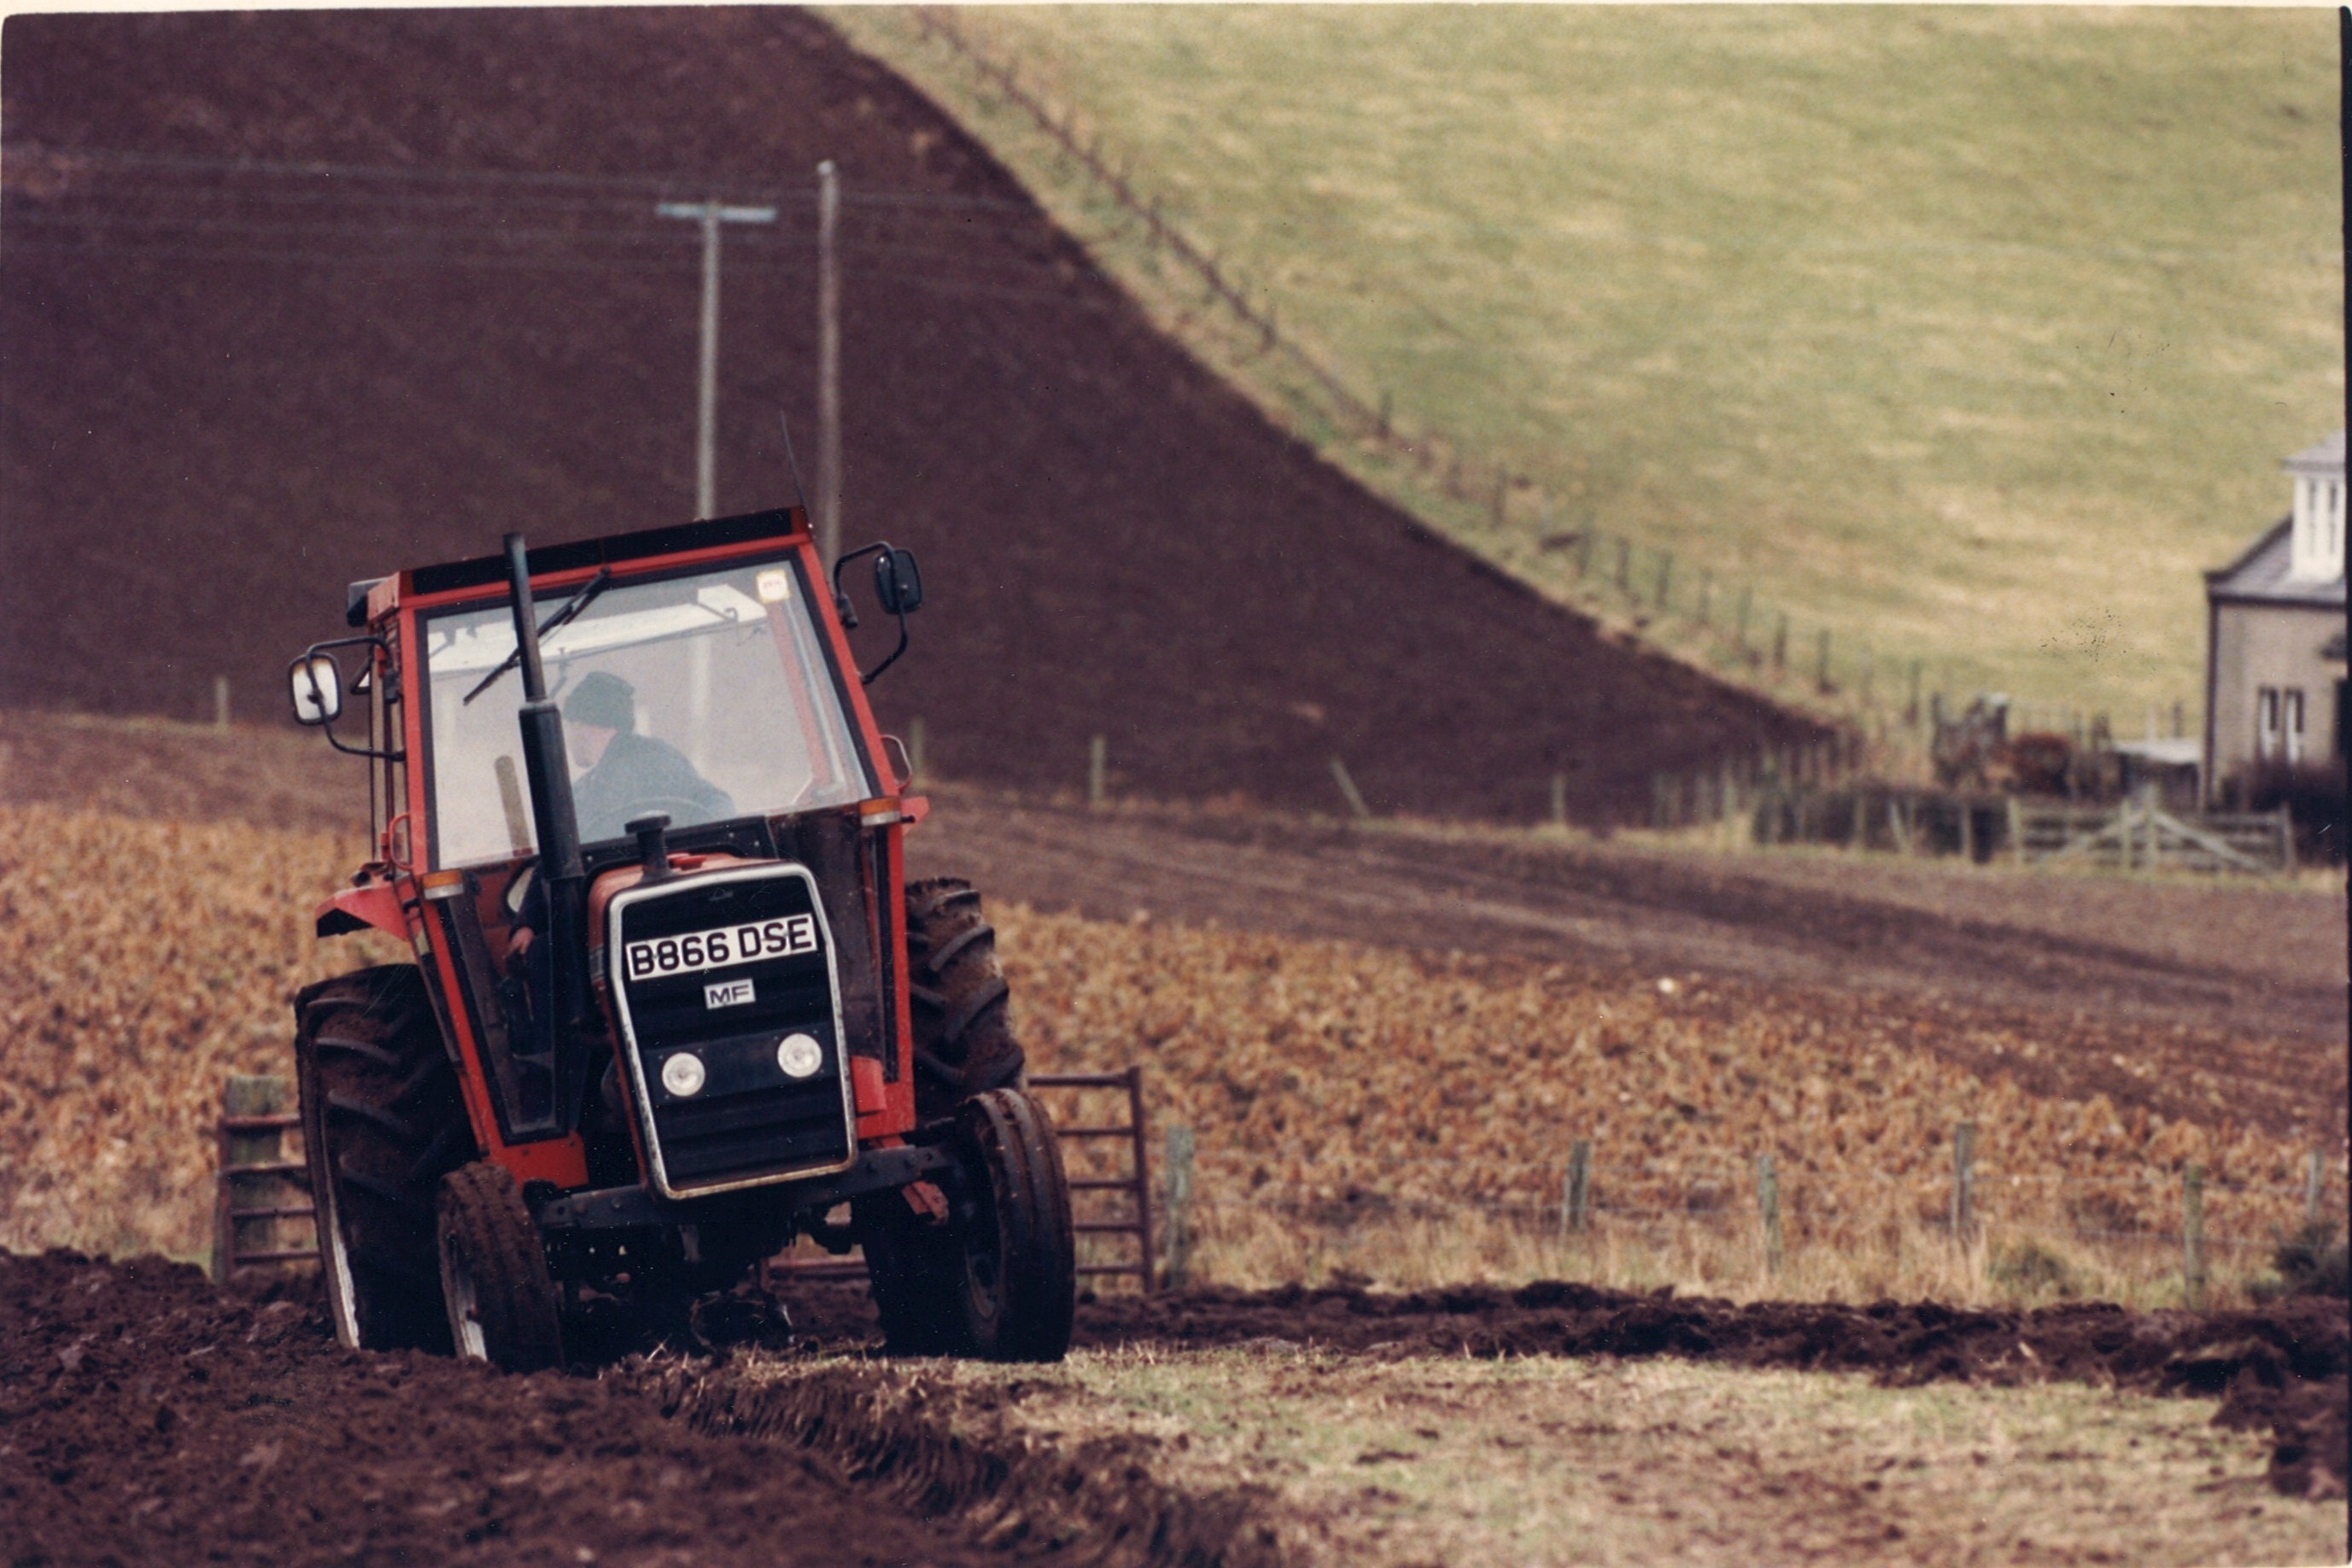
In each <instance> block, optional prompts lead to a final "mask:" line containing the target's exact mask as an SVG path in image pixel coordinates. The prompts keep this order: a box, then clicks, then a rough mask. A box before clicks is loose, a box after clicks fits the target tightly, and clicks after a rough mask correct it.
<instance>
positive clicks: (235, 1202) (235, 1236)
mask: <svg viewBox="0 0 2352 1568" xmlns="http://www.w3.org/2000/svg"><path fill="white" fill-rule="evenodd" d="M287 1100H288V1093H287V1083H286V1080H285V1079H282V1078H272V1077H264V1076H257V1075H255V1074H251V1073H231V1074H230V1075H229V1079H228V1088H227V1089H226V1091H225V1092H224V1093H223V1094H222V1096H221V1112H222V1114H223V1115H225V1116H231V1117H236V1116H282V1115H284V1114H285V1113H286V1109H287ZM284 1136H285V1135H284V1134H283V1133H282V1132H280V1131H278V1129H277V1128H275V1127H264V1128H256V1129H252V1130H249V1131H225V1132H223V1133H222V1135H221V1176H220V1182H221V1187H222V1194H221V1200H220V1205H221V1206H220V1222H219V1226H218V1232H217V1234H216V1235H215V1237H214V1239H213V1278H214V1279H217V1280H221V1281H224V1282H226V1280H227V1279H228V1275H229V1258H231V1257H232V1256H233V1255H236V1254H243V1253H251V1252H274V1251H276V1250H277V1249H278V1221H277V1218H276V1216H274V1215H262V1216H261V1217H259V1218H257V1219H239V1218H238V1217H237V1214H238V1211H240V1210H243V1209H269V1208H277V1207H279V1206H281V1205H284V1203H285V1197H284V1193H285V1186H286V1183H285V1180H284V1178H282V1177H279V1176H275V1175H260V1174H256V1175H249V1176H239V1175H236V1174H232V1173H234V1172H236V1171H237V1170H238V1169H239V1168H241V1167H243V1166H247V1165H268V1164H275V1163H278V1161H281V1160H283V1159H284V1158H285V1157H286V1156H285V1152H284V1148H285V1145H284V1142H283V1139H284Z"/></svg>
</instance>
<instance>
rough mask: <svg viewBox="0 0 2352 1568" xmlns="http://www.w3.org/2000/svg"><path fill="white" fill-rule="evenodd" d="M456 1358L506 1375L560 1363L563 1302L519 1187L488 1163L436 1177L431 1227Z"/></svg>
mask: <svg viewBox="0 0 2352 1568" xmlns="http://www.w3.org/2000/svg"><path fill="white" fill-rule="evenodd" d="M434 1229H435V1232H436V1239H437V1241H438V1248H437V1249H438V1251H439V1253H440V1257H441V1300H442V1301H443V1302H444V1303H445V1304H446V1308H447V1310H448V1316H449V1338H450V1341H451V1342H452V1343H453V1344H455V1346H456V1347H457V1354H458V1356H459V1357H460V1358H461V1359H463V1360H467V1361H486V1362H488V1363H490V1364H491V1365H493V1366H496V1367H498V1368H499V1369H500V1370H501V1371H505V1372H539V1371H541V1370H543V1369H545V1368H547V1367H551V1366H561V1365H562V1363H563V1301H562V1297H561V1296H559V1295H558V1294H557V1293H556V1289H555V1280H554V1279H553V1278H552V1277H551V1275H550V1274H549V1273H548V1269H547V1249H546V1247H544V1246H542V1245H541V1242H540V1238H539V1226H538V1224H537V1222H536V1221H534V1220H533V1219H532V1218H531V1217H530V1209H529V1208H528V1207H526V1206H525V1205H524V1204H523V1201H522V1191H521V1189H520V1188H519V1187H517V1186H516V1185H515V1180H514V1177H513V1176H511V1175H509V1174H508V1173H507V1172H506V1170H505V1168H504V1167H502V1166H499V1165H496V1164H493V1163H490V1162H489V1161H488V1160H478V1161H476V1162H475V1163H473V1164H470V1165H467V1166H465V1167H463V1168H462V1169H459V1170H456V1171H452V1172H450V1173H448V1174H447V1175H446V1176H444V1177H442V1178H441V1199H440V1204H439V1205H438V1209H437V1213H436V1223H435V1226H434Z"/></svg>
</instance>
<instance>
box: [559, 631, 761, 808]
mask: <svg viewBox="0 0 2352 1568" xmlns="http://www.w3.org/2000/svg"><path fill="white" fill-rule="evenodd" d="M636 697H637V694H636V690H635V688H634V687H632V686H630V684H629V683H628V682H627V681H625V680H623V679H621V678H620V677H619V676H617V675H613V674H609V673H607V672H606V671H604V670H601V669H600V670H595V671H593V672H592V673H590V674H588V675H585V676H583V677H582V678H581V680H580V684H579V685H577V686H575V687H573V688H572V694H571V695H570V696H569V697H566V698H565V699H564V700H563V739H564V748H565V750H566V751H568V752H570V753H571V756H572V762H573V763H575V764H579V765H582V766H584V767H585V768H586V769H587V771H586V772H585V773H582V774H581V775H580V776H579V777H578V778H575V779H573V780H572V806H573V809H574V810H575V811H576V812H577V813H578V815H579V819H580V841H581V842H582V843H583V844H594V843H596V842H598V841H599V840H602V839H606V838H618V837H621V836H622V835H623V834H624V833H625V832H627V831H628V824H629V821H630V819H631V818H632V817H637V816H645V815H646V813H648V812H654V811H666V812H667V813H668V814H669V815H670V817H671V819H672V820H673V821H674V823H675V824H676V825H677V826H680V827H690V826H694V825H695V824H696V823H700V822H716V821H718V820H719V819H720V818H721V817H727V816H734V815H735V801H734V798H733V797H732V796H730V795H729V794H728V793H727V792H726V791H725V790H723V789H720V788H719V786H718V785H716V784H712V783H711V782H710V781H709V780H708V779H706V778H704V777H703V776H702V775H701V774H700V773H697V772H696V771H695V767H694V764H693V763H691V762H689V761H688V760H687V756H686V753H685V752H681V751H679V750H678V749H677V747H676V746H673V745H671V744H670V743H669V742H667V741H664V740H660V739H657V738H656V737H655V736H652V735H640V734H638V733H637V703H636Z"/></svg>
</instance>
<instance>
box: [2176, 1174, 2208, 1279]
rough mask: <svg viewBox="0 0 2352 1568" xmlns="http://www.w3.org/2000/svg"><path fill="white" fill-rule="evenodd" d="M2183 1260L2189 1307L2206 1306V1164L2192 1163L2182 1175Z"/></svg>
mask: <svg viewBox="0 0 2352 1568" xmlns="http://www.w3.org/2000/svg"><path fill="white" fill-rule="evenodd" d="M2180 1262H2181V1274H2182V1279H2183V1280H2184V1282H2185V1283H2186V1285H2187V1286H2188V1294H2189V1310H2190V1311H2192V1312H2201V1311H2203V1310H2205V1167H2204V1166H2202V1165H2191V1166H2189V1169H2188V1170H2186V1171H2184V1172H2182V1173H2181V1176H2180Z"/></svg>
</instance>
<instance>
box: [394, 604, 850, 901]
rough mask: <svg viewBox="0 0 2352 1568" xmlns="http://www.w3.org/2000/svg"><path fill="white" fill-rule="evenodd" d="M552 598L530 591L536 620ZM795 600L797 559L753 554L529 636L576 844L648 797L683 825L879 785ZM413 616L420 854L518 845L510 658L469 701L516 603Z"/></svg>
mask: <svg viewBox="0 0 2352 1568" xmlns="http://www.w3.org/2000/svg"><path fill="white" fill-rule="evenodd" d="M572 592H574V593H577V592H579V590H578V589H574V590H572ZM565 598H566V595H560V594H547V595H541V596H540V598H539V605H538V608H539V616H540V620H541V623H542V624H543V623H544V622H545V621H546V620H547V618H548V617H549V616H551V615H552V614H554V613H555V612H557V611H558V610H560V609H561V608H562V605H563V604H564V602H565ZM808 605H809V599H808V584H807V582H806V580H805V579H804V578H803V576H802V574H801V571H800V567H799V563H797V562H795V561H792V560H789V559H787V560H782V561H765V562H759V563H753V564H750V565H741V566H730V567H727V568H724V569H720V570H717V571H710V572H703V573H696V574H691V575H681V576H676V577H666V578H662V579H660V580H658V581H653V582H637V583H627V584H621V583H614V584H609V585H608V586H607V587H606V588H605V589H604V592H602V593H601V594H599V595H597V596H596V597H595V599H594V600H593V602H592V603H590V604H589V605H587V607H586V608H585V609H584V610H583V611H582V612H581V614H580V615H579V616H577V617H576V618H574V619H573V620H572V621H571V622H570V623H569V624H568V625H566V626H562V627H561V628H559V629H557V630H556V631H554V632H552V633H551V634H549V635H548V636H547V637H545V638H543V639H542V640H541V648H540V651H541V659H542V662H543V663H544V666H545V668H546V672H547V690H548V696H549V697H550V698H551V699H552V700H554V702H555V703H556V705H557V707H559V708H560V709H561V710H562V713H563V732H564V749H565V751H566V752H567V753H568V755H569V757H570V760H571V763H572V798H573V801H574V804H575V805H576V806H577V808H578V812H579V817H580V838H581V842H582V843H583V844H594V843H598V842H600V841H602V840H605V839H612V838H619V837H624V834H625V826H626V824H627V823H628V821H629V819H630V818H632V817H635V816H645V815H646V814H647V813H649V812H656V811H658V812H667V814H668V816H669V819H670V825H671V826H672V827H674V828H676V827H693V826H698V825H700V824H703V823H708V822H719V821H723V820H725V819H727V818H729V817H736V816H772V815H774V814H776V813H779V812H786V811H807V810H814V809H816V808H818V807H822V806H830V805H847V804H849V803H851V802H854V801H857V800H863V799H865V798H866V797H867V796H869V795H873V794H874V793H875V791H874V789H873V787H872V784H871V780H870V778H869V776H868V774H867V773H866V763H865V762H864V760H863V759H862V758H861V757H860V756H859V755H858V752H857V748H856V744H855V743H854V742H853V741H852V740H851V735H850V727H849V722H848V718H847V715H846V714H845V713H844V711H843V710H842V703H841V700H840V698H839V697H838V696H837V695H836V688H835V681H834V674H833V668H832V665H831V663H830V662H829V661H828V660H827V659H826V658H825V657H824V651H823V648H822V647H821V645H820V644H819V643H818V641H817V630H816V625H815V623H814V620H813V619H812V618H811V616H810V614H809V608H808ZM423 629H424V644H425V647H424V662H425V679H426V688H425V689H426V706H425V726H426V731H427V755H426V768H427V774H428V781H429V782H428V785H427V787H428V789H429V791H430V799H431V803H432V804H431V810H432V816H431V817H430V819H429V820H430V821H431V823H432V827H433V861H434V863H435V864H436V865H442V866H464V865H471V864H476V863H479V862H482V861H488V860H500V859H507V858H511V857H514V856H517V855H528V854H530V853H532V852H533V850H534V848H535V847H536V845H537V843H538V834H537V830H536V826H535V825H534V823H533V821H532V819H531V811H530V784H529V783H528V781H527V779H526V777H525V775H524V773H523V768H522V754H521V753H522V745H521V740H520V730H519V728H518V725H517V723H516V717H515V715H516V710H517V709H519V708H520V706H521V705H522V700H523V694H522V674H521V671H520V668H513V667H510V668H508V669H507V670H506V671H505V673H503V674H501V675H500V676H499V678H498V679H496V680H495V681H493V682H492V683H491V684H490V685H489V686H488V688H486V689H483V690H482V691H481V692H480V693H479V694H478V695H477V696H475V697H474V698H473V700H471V701H468V700H467V693H468V692H471V691H473V690H474V689H475V688H476V687H477V686H479V685H480V684H481V681H482V679H483V678H484V677H485V676H487V675H488V674H489V673H490V672H491V671H492V670H494V669H497V668H499V666H500V665H501V664H503V663H505V662H506V660H507V659H508V658H510V657H511V656H512V655H513V653H514V651H515V636H514V611H513V608H512V606H511V605H509V604H506V603H503V602H501V603H499V604H495V605H486V606H482V607H479V608H471V609H463V610H448V611H443V612H440V613H437V614H432V615H428V616H426V617H425V622H424V628H423Z"/></svg>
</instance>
